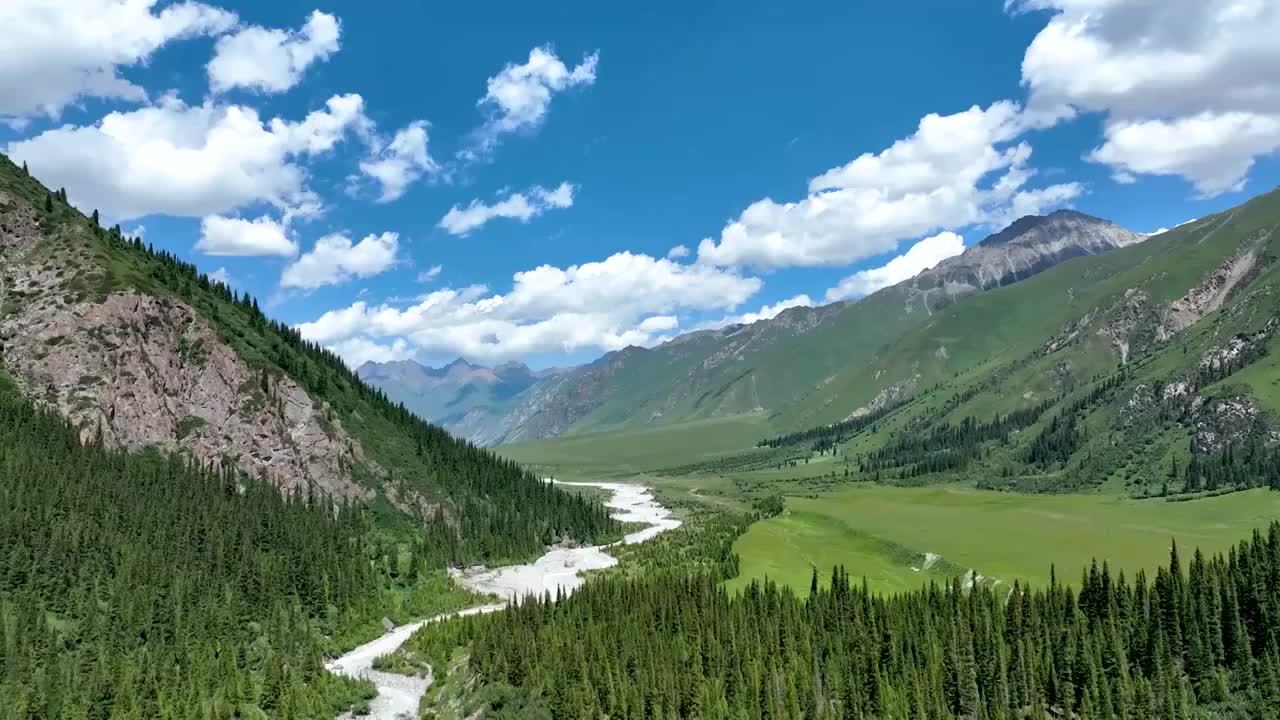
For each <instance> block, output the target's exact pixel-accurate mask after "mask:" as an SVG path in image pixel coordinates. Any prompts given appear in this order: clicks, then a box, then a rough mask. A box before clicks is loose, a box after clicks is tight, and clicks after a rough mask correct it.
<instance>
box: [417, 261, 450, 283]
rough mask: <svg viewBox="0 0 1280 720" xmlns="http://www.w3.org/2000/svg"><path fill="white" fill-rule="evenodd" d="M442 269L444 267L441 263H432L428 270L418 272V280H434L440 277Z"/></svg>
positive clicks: (423, 281)
mask: <svg viewBox="0 0 1280 720" xmlns="http://www.w3.org/2000/svg"><path fill="white" fill-rule="evenodd" d="M442 270H444V267H442V266H440V265H432V266H431V267H429V268H427V269H426V270H423V271H422V272H420V273H418V282H420V283H427V282H431V281H432V280H435V279H436V278H438V277H440V272H441V271H442Z"/></svg>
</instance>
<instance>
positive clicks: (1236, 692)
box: [412, 524, 1280, 720]
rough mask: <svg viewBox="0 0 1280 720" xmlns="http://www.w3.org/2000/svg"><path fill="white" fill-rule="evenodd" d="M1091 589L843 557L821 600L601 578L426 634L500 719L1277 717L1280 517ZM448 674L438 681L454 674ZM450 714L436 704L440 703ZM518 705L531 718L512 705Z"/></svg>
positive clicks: (814, 595)
mask: <svg viewBox="0 0 1280 720" xmlns="http://www.w3.org/2000/svg"><path fill="white" fill-rule="evenodd" d="M1078 587H1079V590H1078V593H1077V591H1076V590H1075V589H1073V588H1072V587H1069V586H1066V585H1063V584H1060V583H1059V582H1057V580H1056V579H1055V580H1053V581H1052V582H1051V583H1050V585H1049V586H1048V587H1043V588H1029V587H1025V586H1020V585H1016V584H1015V585H1014V586H1013V587H1012V588H1009V587H1007V586H1005V587H997V588H989V587H980V588H975V589H965V588H963V587H962V586H961V585H960V582H959V580H958V579H957V581H955V582H954V583H953V584H952V585H950V586H944V587H939V586H936V585H931V586H929V587H927V588H922V589H921V590H918V591H913V592H908V593H902V594H896V595H892V596H888V597H886V596H882V595H878V594H873V593H871V592H869V591H868V590H867V588H866V586H865V583H863V584H862V585H861V586H859V585H857V584H855V583H854V582H852V581H851V579H850V578H849V576H848V575H847V574H846V573H845V572H844V571H843V570H840V569H837V570H836V571H835V572H834V573H833V575H832V577H831V581H830V584H829V585H828V586H827V587H824V588H820V587H819V586H818V582H817V575H816V573H815V576H814V579H813V586H812V588H811V592H810V594H809V596H808V597H807V598H801V597H798V596H797V595H795V594H793V593H792V592H791V591H790V590H789V589H785V588H781V589H780V588H778V587H776V586H775V585H773V584H772V583H765V584H759V583H753V584H752V585H751V586H749V587H748V588H746V589H745V591H743V593H742V594H741V595H740V596H737V597H734V596H731V595H730V593H728V592H726V591H725V590H724V589H722V588H721V587H720V586H719V584H718V582H717V578H716V577H715V576H714V575H698V576H692V577H691V576H688V575H683V574H675V573H672V574H653V575H648V576H642V577H637V578H629V579H625V580H624V579H614V580H609V581H601V582H592V583H588V584H587V586H586V587H584V588H583V589H581V590H580V591H579V592H578V593H576V594H574V595H573V596H571V597H569V598H565V599H561V600H559V601H557V602H552V601H551V600H550V599H549V598H547V599H534V600H530V601H528V602H525V603H523V604H521V605H520V606H519V607H517V608H514V609H511V610H508V611H507V612H504V613H499V614H495V615H490V616H483V617H471V618H465V619H459V620H456V621H451V622H448V623H444V624H441V625H439V626H437V627H434V628H432V631H431V632H430V633H420V634H419V635H417V636H415V638H414V640H413V641H412V642H413V645H414V648H415V652H420V653H423V654H424V655H425V656H426V657H430V658H433V659H435V660H436V661H435V662H434V665H435V667H436V668H437V670H439V668H443V667H447V663H446V662H445V660H446V659H447V658H449V657H450V656H451V654H452V653H453V652H454V650H455V648H458V647H462V648H465V649H466V650H467V651H468V652H469V661H468V664H467V670H468V671H469V672H473V673H475V675H476V683H475V688H476V691H477V696H478V697H493V698H502V701H501V703H498V704H495V705H494V706H493V707H491V708H490V711H489V713H488V714H487V715H486V717H489V718H501V717H509V715H506V714H504V711H503V708H504V707H519V708H520V711H519V713H520V714H519V717H521V718H557V719H559V718H564V719H573V720H578V719H582V720H587V719H588V718H590V719H595V718H619V719H622V718H627V719H630V718H635V719H637V720H639V719H641V718H644V719H650V718H660V719H667V718H672V719H674V718H708V719H710V718H715V719H721V718H732V719H735V720H737V719H743V720H745V719H748V718H750V719H755V718H771V719H775V718H808V719H811V720H836V719H842V718H895V719H903V720H905V719H924V718H930V719H932V718H991V719H996V718H1033V719H1037V720H1039V719H1047V718H1060V717H1061V718H1065V717H1078V718H1108V719H1110V718H1119V719H1127V718H1132V719H1134V720H1140V719H1141V720H1146V719H1159V720H1181V719H1183V718H1191V717H1209V716H1211V717H1220V718H1269V717H1276V716H1277V713H1280V642H1278V640H1280V638H1278V637H1277V635H1278V633H1280V622H1277V621H1278V620H1280V525H1277V524H1273V525H1272V526H1271V528H1270V530H1269V531H1268V532H1267V533H1266V534H1262V533H1259V532H1255V533H1254V535H1253V537H1252V538H1251V539H1249V540H1246V541H1244V542H1242V543H1240V544H1239V545H1238V546H1236V547H1234V548H1232V549H1230V550H1229V551H1228V552H1227V553H1226V554H1225V555H1217V556H1214V557H1212V558H1206V557H1205V556H1203V555H1202V554H1201V553H1200V552H1199V551H1197V552H1196V553H1195V554H1194V557H1193V559H1192V561H1191V563H1190V564H1189V567H1188V568H1187V569H1186V570H1184V569H1183V567H1182V565H1181V562H1180V560H1179V557H1178V551H1177V548H1176V546H1175V547H1174V549H1173V551H1172V553H1171V555H1170V561H1169V564H1168V565H1167V566H1164V567H1160V568H1159V569H1158V570H1157V571H1156V573H1155V576H1154V578H1153V579H1151V578H1148V576H1147V575H1146V573H1144V572H1142V571H1139V572H1138V573H1137V574H1136V575H1134V576H1133V578H1132V580H1129V579H1126V577H1125V575H1124V574H1123V573H1121V574H1120V575H1119V576H1116V575H1114V574H1113V573H1112V572H1111V571H1110V569H1109V568H1108V567H1107V566H1106V564H1105V563H1104V564H1103V566H1102V567H1101V568H1099V567H1098V565H1097V563H1096V562H1095V563H1094V565H1093V566H1092V567H1091V568H1090V569H1088V570H1087V571H1086V572H1085V574H1084V576H1083V578H1082V580H1081V583H1080V585H1079V586H1078ZM440 680H441V679H440V677H439V675H437V682H440ZM427 714H428V715H430V712H428V713H427ZM510 717H514V716H510Z"/></svg>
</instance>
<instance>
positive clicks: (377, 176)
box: [360, 120, 440, 202]
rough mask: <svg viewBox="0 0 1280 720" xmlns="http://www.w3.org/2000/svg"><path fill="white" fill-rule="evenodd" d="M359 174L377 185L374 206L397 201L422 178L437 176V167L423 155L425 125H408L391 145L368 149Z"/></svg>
mask: <svg viewBox="0 0 1280 720" xmlns="http://www.w3.org/2000/svg"><path fill="white" fill-rule="evenodd" d="M360 172H362V173H364V174H365V175H367V176H368V177H370V178H372V179H373V180H375V181H377V183H378V185H379V187H380V190H379V193H378V202H391V201H392V200H397V199H399V198H400V196H401V195H404V191H405V190H406V189H407V188H408V187H409V186H410V185H412V184H413V183H414V182H416V181H417V180H418V178H421V177H422V176H423V174H428V173H429V174H436V173H438V172H440V165H439V164H438V163H436V161H435V160H434V159H432V157H431V155H430V153H428V152H427V123H426V121H424V120H418V121H416V122H412V123H409V124H408V125H407V126H405V127H404V128H402V129H401V130H399V131H397V132H396V134H395V136H394V137H393V138H392V139H391V142H389V143H387V144H385V145H381V146H378V145H375V147H372V148H370V153H369V157H368V158H367V159H365V160H364V161H362V162H361V163H360Z"/></svg>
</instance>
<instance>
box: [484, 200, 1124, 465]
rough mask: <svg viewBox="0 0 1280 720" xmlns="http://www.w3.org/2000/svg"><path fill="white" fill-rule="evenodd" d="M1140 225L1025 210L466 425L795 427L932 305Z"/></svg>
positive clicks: (632, 356)
mask: <svg viewBox="0 0 1280 720" xmlns="http://www.w3.org/2000/svg"><path fill="white" fill-rule="evenodd" d="M1144 237H1145V236H1142V235H1138V234H1136V233H1132V232H1130V231H1128V230H1125V229H1123V228H1121V227H1119V226H1117V225H1114V224H1113V223H1109V222H1107V221H1105V220H1101V219H1098V218H1094V217H1090V216H1088V215H1084V214H1082V213H1077V212H1073V211H1059V212H1056V213H1053V214H1050V215H1047V216H1043V217H1039V216H1035V217H1025V218H1022V219H1020V220H1018V221H1017V222H1015V223H1014V224H1012V225H1011V226H1010V227H1008V228H1006V229H1005V230H1002V231H1001V232H999V233H996V234H995V235H992V236H990V237H988V238H987V239H985V240H983V241H982V242H981V243H979V244H978V245H976V246H974V247H971V248H969V249H968V250H966V251H965V252H964V253H962V254H961V255H959V256H958V257H955V258H951V259H950V260H947V261H945V262H943V263H941V264H940V265H939V266H938V267H936V268H934V269H933V270H930V271H926V272H925V273H923V274H921V275H920V276H918V277H916V278H913V279H911V280H908V281H905V282H903V283H900V284H898V285H895V286H892V287H888V288H885V289H883V290H880V291H878V292H876V293H873V294H872V295H870V296H868V297H866V298H863V299H861V300H858V301H856V302H841V303H834V304H831V305H826V306H822V307H817V308H806V307H798V308H791V309H789V310H786V311H784V312H782V313H781V314H779V315H778V316H777V317H775V318H773V319H772V320H763V321H760V322H756V323H753V324H751V325H746V326H742V325H735V326H730V327H726V328H723V329H720V330H710V331H701V332H695V333H691V334H689V335H685V336H682V337H679V338H676V339H675V340H672V341H671V342H669V343H666V344H664V345H662V346H659V347H656V348H652V349H644V348H627V349H626V350H622V351H619V352H616V353H610V354H609V355H606V356H604V357H603V358H601V359H600V360H599V361H597V362H595V363H592V364H590V365H587V366H583V367H581V368H577V369H575V370H573V371H570V372H568V373H565V374H563V375H561V376H558V377H555V378H553V379H549V380H546V381H543V382H540V383H537V384H535V385H533V386H532V387H530V388H529V389H528V390H526V391H525V392H524V393H522V394H521V395H520V396H519V397H518V398H517V400H516V402H515V403H514V405H513V406H512V408H511V409H510V410H509V411H508V412H506V413H505V414H503V415H501V416H499V417H496V418H494V420H493V421H492V422H491V423H490V424H489V425H487V426H486V427H485V428H484V429H483V431H478V432H474V433H472V434H470V435H469V436H470V437H473V438H476V439H477V440H479V441H483V442H486V443H493V442H515V441H522V440H534V439H538V438H544V437H552V436H555V435H559V434H562V433H565V432H579V431H590V430H606V429H620V428H626V427H637V426H643V425H653V424H661V423H668V422H678V421H682V420H689V419H694V418H706V417H717V416H725V415H733V414H741V413H759V414H764V415H767V416H768V417H770V418H771V422H775V420H778V421H780V422H775V424H778V425H779V426H780V427H791V426H795V425H802V424H804V423H805V422H806V418H804V417H789V416H787V415H786V413H788V412H789V411H790V409H791V408H793V407H795V406H797V405H798V404H799V405H804V406H808V404H811V403H812V402H813V398H815V397H820V398H822V399H823V402H826V403H828V404H829V405H830V406H831V407H832V408H842V409H843V412H845V413H848V412H849V411H852V410H853V409H854V408H856V407H858V405H860V404H862V403H863V402H865V401H866V400H867V398H864V397H862V396H861V394H860V393H859V392H858V390H857V389H856V388H849V387H840V388H838V389H837V387H833V383H836V382H837V381H838V380H839V379H840V378H841V376H842V373H845V372H847V371H848V369H849V368H851V367H859V366H861V365H862V364H863V363H865V362H867V361H869V360H871V359H872V358H873V357H874V356H875V353H876V352H877V351H878V350H879V349H880V348H882V347H886V346H888V345H891V344H892V343H893V342H895V341H896V339H897V338H899V337H900V336H902V335H903V334H904V333H906V332H908V331H909V330H910V329H911V328H914V327H918V326H920V325H922V324H926V323H928V322H930V321H931V318H932V316H933V314H934V313H935V312H937V311H938V310H939V309H941V308H944V307H946V306H947V305H948V304H951V303H954V302H956V301H958V300H960V299H962V298H964V297H966V296H969V295H972V294H974V293H978V292H981V291H983V290H987V289H991V288H997V287H1000V286H1004V285H1009V284H1010V283H1014V282H1017V281H1019V280H1023V279H1025V278H1028V277H1032V276H1034V275H1036V274H1038V273H1040V272H1043V271H1044V270H1046V269H1048V268H1051V267H1053V266H1054V265H1056V264H1057V263H1060V262H1062V261H1064V260H1067V259H1070V258H1073V257H1079V256H1086V255H1094V254H1097V253H1102V252H1107V251H1111V250H1115V249H1117V248H1121V247H1125V246H1128V245H1132V244H1135V243H1137V242H1139V241H1141V240H1142V239H1143V238H1144ZM906 382H907V383H908V384H910V383H911V380H910V379H907V381H906ZM900 390H901V389H900ZM892 392H894V391H892V390H890V393H892ZM835 412H839V410H835V411H834V412H825V411H824V413H823V414H824V415H827V416H829V415H832V414H834V413H835ZM841 417H843V415H841ZM837 419H838V418H837Z"/></svg>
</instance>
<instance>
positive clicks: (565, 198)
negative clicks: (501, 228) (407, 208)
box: [436, 182, 574, 236]
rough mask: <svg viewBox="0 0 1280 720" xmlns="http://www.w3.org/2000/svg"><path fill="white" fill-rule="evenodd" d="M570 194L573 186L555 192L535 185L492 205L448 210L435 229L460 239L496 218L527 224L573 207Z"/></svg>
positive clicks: (564, 185) (475, 202) (564, 184)
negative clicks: (440, 229) (550, 211)
mask: <svg viewBox="0 0 1280 720" xmlns="http://www.w3.org/2000/svg"><path fill="white" fill-rule="evenodd" d="M573 191H574V186H573V185H571V184H569V183H567V182H562V183H560V185H559V186H557V187H556V188H555V189H554V190H548V189H546V188H544V187H542V186H540V185H535V186H533V187H532V188H530V189H528V190H526V191H525V192H518V193H511V194H510V195H507V196H506V197H504V198H503V199H501V200H499V201H498V202H496V203H494V204H492V205H487V204H485V203H484V202H481V201H480V200H472V201H471V202H470V203H469V204H468V205H467V206H466V207H461V206H459V205H454V206H453V207H451V208H449V212H447V213H445V216H444V217H443V218H441V219H440V222H439V223H438V224H437V225H436V227H439V228H443V229H444V230H445V231H446V232H448V233H449V234H450V235H458V236H462V235H467V234H468V233H470V232H472V231H473V230H476V229H478V228H480V227H482V226H483V225H484V224H485V223H487V222H489V221H490V220H494V219H497V218H507V219H510V220H516V221H518V222H522V223H527V222H529V221H530V220H532V219H533V218H535V217H538V216H539V215H541V214H543V213H545V212H546V211H548V210H553V209H560V208H567V207H572V206H573Z"/></svg>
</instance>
